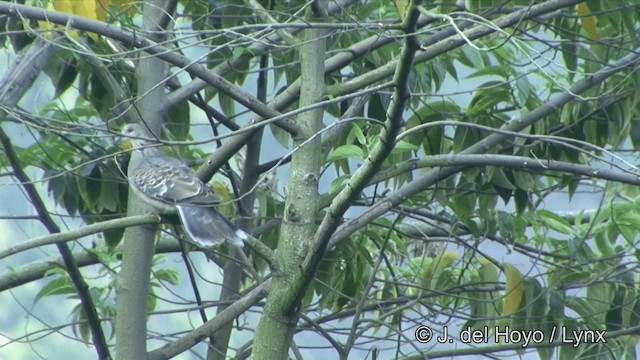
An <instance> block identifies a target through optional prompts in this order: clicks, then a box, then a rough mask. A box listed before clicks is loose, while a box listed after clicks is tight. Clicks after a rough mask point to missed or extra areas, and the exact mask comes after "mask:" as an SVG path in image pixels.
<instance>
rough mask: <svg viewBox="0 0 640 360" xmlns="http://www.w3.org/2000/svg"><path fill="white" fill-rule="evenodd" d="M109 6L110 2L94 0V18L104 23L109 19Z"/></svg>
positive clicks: (107, 0)
mask: <svg viewBox="0 0 640 360" xmlns="http://www.w3.org/2000/svg"><path fill="white" fill-rule="evenodd" d="M109 6H111V0H96V18H97V19H98V20H100V21H105V20H107V18H108V17H109V13H108V12H107V11H108V10H109Z"/></svg>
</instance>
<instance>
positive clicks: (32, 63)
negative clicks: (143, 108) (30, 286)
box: [0, 38, 110, 359]
mask: <svg viewBox="0 0 640 360" xmlns="http://www.w3.org/2000/svg"><path fill="white" fill-rule="evenodd" d="M58 41H59V38H54V39H52V41H45V40H43V39H39V40H37V41H35V42H34V43H32V44H31V46H30V48H29V50H28V51H27V52H26V53H25V54H24V56H21V57H18V58H16V59H15V61H14V63H13V64H12V66H11V68H10V70H8V71H7V73H6V74H5V77H4V78H3V79H2V80H1V81H0V83H2V84H3V85H4V86H6V88H3V91H2V92H1V93H0V103H1V104H3V108H6V109H13V108H14V107H15V106H16V104H17V103H18V101H19V100H20V99H21V98H22V96H23V95H24V93H25V92H26V91H27V89H28V88H29V87H30V86H31V84H32V82H33V80H34V79H35V77H36V76H37V75H38V74H40V72H41V71H42V69H43V67H44V65H45V64H46V63H47V61H48V60H49V58H50V57H51V55H53V53H54V51H55V44H56V43H57V42H58ZM5 89H6V90H5ZM7 115H8V113H7V112H6V111H5V110H2V111H0V122H2V120H3V119H4V118H6V116H7ZM0 143H2V147H3V148H4V152H5V155H6V157H7V160H8V161H9V164H10V165H11V168H12V170H13V176H14V177H15V178H16V179H17V180H18V181H19V182H20V184H21V185H22V187H23V188H24V190H25V192H26V194H27V197H28V199H29V201H30V202H31V204H33V207H34V209H35V210H36V213H37V214H38V218H39V220H40V222H41V223H42V224H43V225H44V226H45V228H46V229H47V230H48V231H49V232H50V233H59V232H60V228H59V227H58V225H57V224H56V223H55V221H53V219H52V218H51V216H49V212H48V211H47V209H46V206H45V205H44V201H43V200H42V198H41V197H40V195H39V194H38V191H37V190H36V188H35V186H34V185H33V183H32V182H31V179H30V178H29V177H28V176H27V174H26V173H25V172H24V170H23V169H22V166H21V164H20V161H19V160H18V157H17V155H16V153H15V151H14V149H13V145H12V144H11V140H10V139H9V137H8V136H7V134H6V133H5V132H4V130H3V129H2V128H1V127H0ZM56 247H57V248H58V251H59V252H60V255H61V257H62V260H63V261H64V264H65V267H66V269H67V273H68V274H69V278H70V279H71V282H72V283H73V285H74V287H75V289H76V291H77V292H78V297H79V299H80V303H81V305H82V310H83V311H84V312H85V315H86V317H87V322H88V324H89V329H90V331H91V337H92V340H93V344H94V346H95V347H96V352H97V354H98V358H100V359H108V358H110V355H109V347H108V346H107V341H106V339H105V337H104V333H103V332H102V327H101V326H100V318H99V317H98V313H97V312H96V308H95V305H94V304H93V299H92V298H91V295H90V294H89V287H88V285H87V283H86V282H85V281H84V279H83V278H82V274H81V273H80V270H79V269H78V266H77V264H76V263H75V260H74V258H73V256H72V255H71V251H70V250H69V248H68V247H67V245H66V244H65V243H63V242H57V243H56Z"/></svg>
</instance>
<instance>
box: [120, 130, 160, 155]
mask: <svg viewBox="0 0 640 360" xmlns="http://www.w3.org/2000/svg"><path fill="white" fill-rule="evenodd" d="M121 134H122V135H123V136H124V137H125V139H124V140H123V141H122V146H121V147H123V148H125V149H131V148H134V149H142V148H144V147H145V146H148V145H149V144H152V143H153V141H152V140H151V139H152V137H151V136H150V135H149V131H147V130H146V129H144V128H142V127H141V126H140V125H139V124H126V125H125V126H124V127H123V128H122V131H121Z"/></svg>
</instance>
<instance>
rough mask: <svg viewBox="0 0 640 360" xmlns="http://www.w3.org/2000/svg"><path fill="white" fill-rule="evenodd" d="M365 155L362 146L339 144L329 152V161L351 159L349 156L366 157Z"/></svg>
mask: <svg viewBox="0 0 640 360" xmlns="http://www.w3.org/2000/svg"><path fill="white" fill-rule="evenodd" d="M364 157H365V155H364V151H363V150H362V148H360V147H359V146H356V145H352V144H347V145H342V146H338V147H337V148H335V149H333V150H332V151H331V152H330V153H329V156H327V162H333V161H336V160H342V159H349V158H357V159H364Z"/></svg>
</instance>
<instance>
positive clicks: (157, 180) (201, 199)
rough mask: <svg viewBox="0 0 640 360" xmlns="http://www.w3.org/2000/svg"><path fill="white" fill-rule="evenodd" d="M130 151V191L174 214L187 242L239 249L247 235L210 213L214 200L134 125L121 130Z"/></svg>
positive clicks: (220, 217)
mask: <svg viewBox="0 0 640 360" xmlns="http://www.w3.org/2000/svg"><path fill="white" fill-rule="evenodd" d="M122 134H123V135H125V136H126V137H128V138H129V139H130V140H131V142H132V144H133V147H134V151H133V152H132V154H131V160H130V162H129V173H128V179H129V184H130V187H131V188H132V189H133V190H134V191H135V192H136V193H137V194H138V195H139V196H140V197H141V198H142V199H144V200H145V201H146V202H147V203H148V204H150V205H151V206H152V207H154V208H155V209H157V210H159V211H161V212H163V213H169V212H172V213H173V212H175V210H177V211H178V215H179V216H180V221H181V222H182V225H183V226H184V229H185V232H186V233H187V236H188V237H189V239H190V240H191V241H192V242H193V243H194V244H196V245H198V246H201V247H205V248H206V247H211V246H215V245H218V244H220V243H222V242H223V241H224V240H227V241H229V242H231V243H232V244H233V245H236V246H242V245H243V242H244V241H245V240H247V234H246V233H245V232H244V231H242V230H240V229H238V228H237V227H236V226H234V225H233V224H231V223H230V222H229V221H228V220H227V219H225V218H224V216H222V215H221V214H220V213H219V212H217V211H216V210H215V209H214V206H215V205H217V204H218V199H217V197H216V196H215V194H214V193H213V192H212V191H211V189H210V188H209V186H208V185H206V184H205V183H203V182H202V181H201V180H200V179H199V178H198V177H197V176H195V174H194V173H193V172H192V171H191V169H189V167H188V166H187V165H186V164H185V163H183V162H182V161H180V160H178V159H175V158H172V157H169V156H166V155H165V154H164V153H163V152H162V151H161V150H160V149H159V148H157V147H152V146H149V145H152V144H153V141H152V139H153V137H152V136H150V135H149V132H148V131H147V130H146V129H145V128H143V127H142V126H140V125H138V124H128V125H126V126H125V127H124V128H123V129H122Z"/></svg>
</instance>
